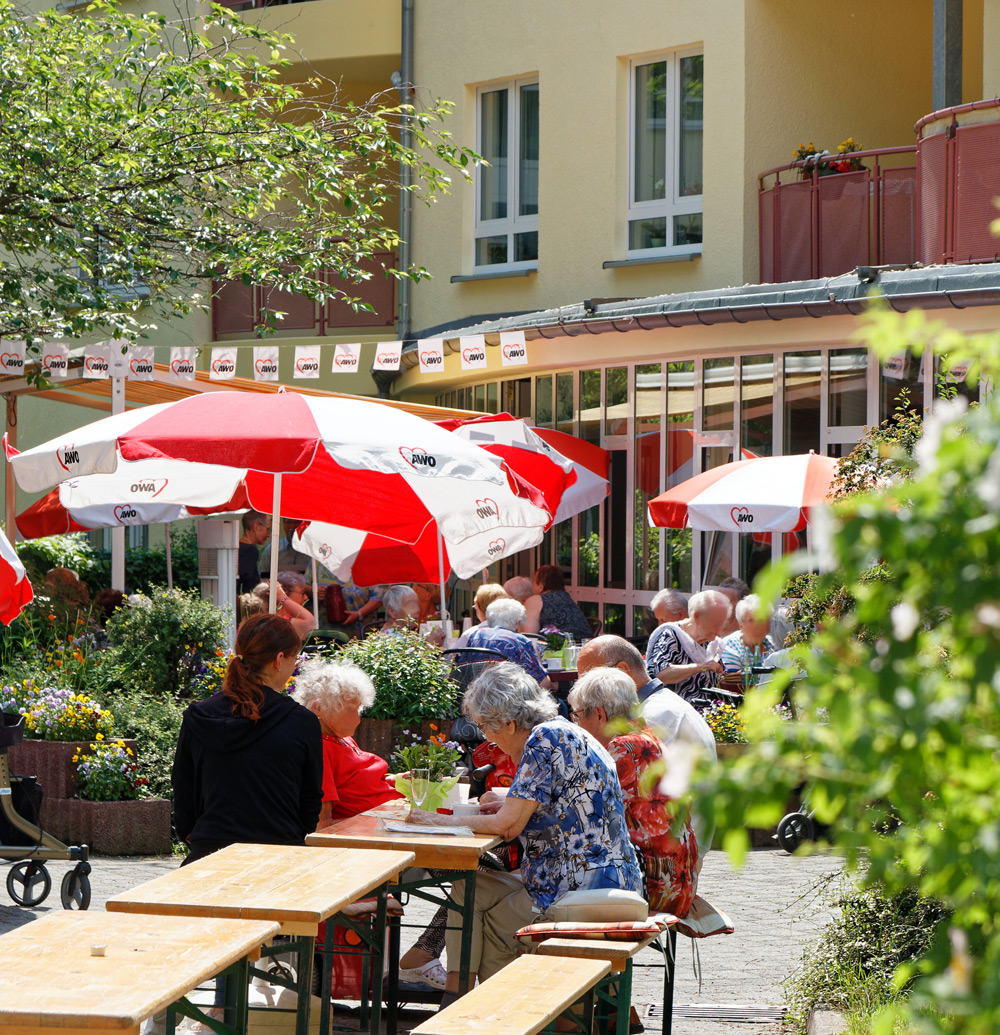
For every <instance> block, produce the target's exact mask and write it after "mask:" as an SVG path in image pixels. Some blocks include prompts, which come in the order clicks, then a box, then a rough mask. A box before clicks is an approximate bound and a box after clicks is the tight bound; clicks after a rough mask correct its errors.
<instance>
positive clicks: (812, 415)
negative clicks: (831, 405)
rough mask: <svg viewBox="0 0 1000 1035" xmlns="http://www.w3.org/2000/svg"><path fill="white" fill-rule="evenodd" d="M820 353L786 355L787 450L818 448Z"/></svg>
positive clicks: (785, 421)
mask: <svg viewBox="0 0 1000 1035" xmlns="http://www.w3.org/2000/svg"><path fill="white" fill-rule="evenodd" d="M819 411H820V354H819V353H818V352H792V353H787V354H786V355H785V404H784V450H783V452H784V454H785V455H786V456H788V455H791V454H794V453H808V452H809V450H810V449H811V450H813V451H814V452H817V453H818V452H819V433H820V420H819V417H820V412H819Z"/></svg>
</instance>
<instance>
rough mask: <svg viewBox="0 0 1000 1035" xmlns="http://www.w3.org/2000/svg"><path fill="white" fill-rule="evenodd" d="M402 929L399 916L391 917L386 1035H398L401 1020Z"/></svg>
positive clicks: (386, 996) (386, 995)
mask: <svg viewBox="0 0 1000 1035" xmlns="http://www.w3.org/2000/svg"><path fill="white" fill-rule="evenodd" d="M401 934H402V929H401V927H400V925H399V917H398V916H397V917H391V918H390V919H389V964H388V966H389V974H388V978H387V985H386V992H385V1002H386V1015H385V1035H396V1026H397V1024H398V1022H399V953H400V940H401Z"/></svg>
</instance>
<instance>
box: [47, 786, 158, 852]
mask: <svg viewBox="0 0 1000 1035" xmlns="http://www.w3.org/2000/svg"><path fill="white" fill-rule="evenodd" d="M41 825H42V828H43V829H44V830H46V831H48V832H49V833H50V834H53V835H54V836H55V837H58V838H59V839H60V840H61V841H65V842H67V843H68V844H86V845H89V846H90V847H91V849H93V851H95V852H98V853H100V854H101V855H166V854H167V853H168V852H169V851H170V802H169V801H167V799H166V798H140V799H139V800H137V801H81V800H80V799H79V798H50V797H49V796H48V795H46V796H45V799H44V800H43V802H42V821H41Z"/></svg>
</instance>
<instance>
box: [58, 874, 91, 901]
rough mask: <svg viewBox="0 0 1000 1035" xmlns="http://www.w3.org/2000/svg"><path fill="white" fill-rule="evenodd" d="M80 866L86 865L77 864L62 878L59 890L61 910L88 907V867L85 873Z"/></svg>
mask: <svg viewBox="0 0 1000 1035" xmlns="http://www.w3.org/2000/svg"><path fill="white" fill-rule="evenodd" d="M81 866H86V863H78V864H77V865H76V866H74V867H73V869H72V870H68V871H67V872H66V873H65V875H64V876H63V879H62V887H61V888H60V889H59V897H60V898H61V899H62V904H63V909H86V908H87V907H88V906H89V905H90V878H89V877H88V876H87V873H89V872H90V867H89V866H87V872H84V871H83V870H82V869H81Z"/></svg>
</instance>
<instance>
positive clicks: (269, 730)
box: [172, 614, 323, 862]
mask: <svg viewBox="0 0 1000 1035" xmlns="http://www.w3.org/2000/svg"><path fill="white" fill-rule="evenodd" d="M300 644H301V641H300V640H299V636H298V633H297V632H296V631H295V630H294V629H293V628H292V626H291V623H289V622H287V621H285V619H283V618H280V617H279V616H277V615H266V614H258V615H252V616H251V617H250V618H248V619H247V620H246V621H245V622H244V623H243V624H242V625H241V626H240V628H239V631H238V632H237V634H236V656H235V657H234V658H233V659H232V661H230V663H229V668H228V669H227V670H226V677H225V680H224V681H223V684H222V691H221V693H217V694H215V695H214V696H212V697H210V698H209V699H208V700H207V701H198V702H196V703H195V704H192V705H191V706H190V707H189V708H188V710H187V711H186V712H185V713H184V720H183V722H182V723H181V731H180V736H179V737H178V740H177V754H176V756H175V758H174V768H173V774H172V782H173V786H174V823H175V825H176V827H177V833H178V834H179V835H180V836H181V837H182V838H183V839H184V840H185V841H186V842H187V843H188V844H189V845H190V847H191V853H190V855H189V856H188V858H187V859H186V860H185V861H186V862H194V861H195V860H196V859H201V858H203V857H204V856H206V855H210V854H211V853H212V852H215V851H218V850H219V849H220V848H225V846H226V845H230V844H233V843H235V842H250V843H255V844H279V845H280V844H289V845H291V844H302V842H303V840H304V839H305V836H306V834H308V833H311V832H312V831H313V830H315V829H316V821H317V819H318V818H319V811H320V806H321V803H322V799H323V739H322V731H321V728H320V724H319V720H318V719H317V718H316V716H315V715H314V714H313V713H312V712H311V711H309V709H308V708H303V707H302V706H301V705H300V704H297V703H296V702H295V701H294V700H293V699H292V698H291V697H289V696H288V695H287V694H286V693H285V692H284V688H285V684H286V683H287V682H288V680H289V679H290V678H291V676H292V673H293V671H294V670H295V663H296V661H297V659H298V654H299V647H300Z"/></svg>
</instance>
